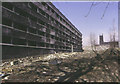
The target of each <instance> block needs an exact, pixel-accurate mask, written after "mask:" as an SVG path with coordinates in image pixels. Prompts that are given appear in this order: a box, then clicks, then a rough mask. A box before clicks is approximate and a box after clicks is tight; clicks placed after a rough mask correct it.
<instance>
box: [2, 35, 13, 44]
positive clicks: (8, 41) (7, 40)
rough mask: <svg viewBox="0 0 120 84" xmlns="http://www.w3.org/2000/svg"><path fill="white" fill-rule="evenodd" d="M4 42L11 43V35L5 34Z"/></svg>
mask: <svg viewBox="0 0 120 84" xmlns="http://www.w3.org/2000/svg"><path fill="white" fill-rule="evenodd" d="M2 43H9V44H11V37H9V36H3V38H2Z"/></svg>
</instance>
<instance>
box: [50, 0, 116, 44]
mask: <svg viewBox="0 0 120 84" xmlns="http://www.w3.org/2000/svg"><path fill="white" fill-rule="evenodd" d="M52 3H53V4H54V5H55V7H56V8H58V9H59V10H60V12H62V14H63V15H64V16H65V17H67V18H68V20H69V21H70V22H72V24H73V25H74V26H75V27H76V28H77V29H78V30H79V31H80V32H81V33H82V34H83V39H82V40H83V46H89V45H90V41H89V39H90V33H94V34H95V38H96V39H97V42H98V43H99V35H101V34H103V35H104V41H106V42H107V41H109V38H110V35H109V33H110V32H111V31H112V29H113V25H114V28H115V31H116V32H118V2H109V5H108V7H107V4H108V2H103V1H102V2H95V1H94V3H93V1H92V2H87V1H85V2H80V1H79V2H74V1H72V2H52ZM92 3H93V4H94V5H93V6H92V8H91V4H92ZM90 8H91V11H90V12H89V10H90ZM105 10H106V11H105ZM104 12H105V13H104ZM103 14H104V17H103V18H102V16H103ZM86 16H87V17H86ZM101 18H102V19H101ZM117 36H118V33H116V40H118V38H117Z"/></svg>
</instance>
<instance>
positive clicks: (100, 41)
mask: <svg viewBox="0 0 120 84" xmlns="http://www.w3.org/2000/svg"><path fill="white" fill-rule="evenodd" d="M99 44H100V45H105V46H115V47H118V41H112V42H104V37H103V35H100V36H99Z"/></svg>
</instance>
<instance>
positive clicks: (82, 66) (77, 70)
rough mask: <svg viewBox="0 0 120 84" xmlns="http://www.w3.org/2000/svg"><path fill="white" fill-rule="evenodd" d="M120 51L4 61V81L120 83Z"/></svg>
mask: <svg viewBox="0 0 120 84" xmlns="http://www.w3.org/2000/svg"><path fill="white" fill-rule="evenodd" d="M119 66H120V50H118V49H106V50H101V51H99V52H93V51H92V50H85V51H84V52H73V53H56V54H48V55H43V56H32V57H25V58H16V59H9V60H3V63H2V65H1V67H2V72H1V73H0V75H1V77H2V82H120V75H119V73H120V67H119Z"/></svg>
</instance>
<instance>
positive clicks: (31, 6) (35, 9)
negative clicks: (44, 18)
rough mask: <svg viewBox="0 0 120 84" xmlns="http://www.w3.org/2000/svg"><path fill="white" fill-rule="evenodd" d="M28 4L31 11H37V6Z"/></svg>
mask: <svg viewBox="0 0 120 84" xmlns="http://www.w3.org/2000/svg"><path fill="white" fill-rule="evenodd" d="M28 6H29V7H30V8H31V9H32V10H33V11H37V7H36V6H35V5H34V4H33V3H31V2H30V3H28Z"/></svg>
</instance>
